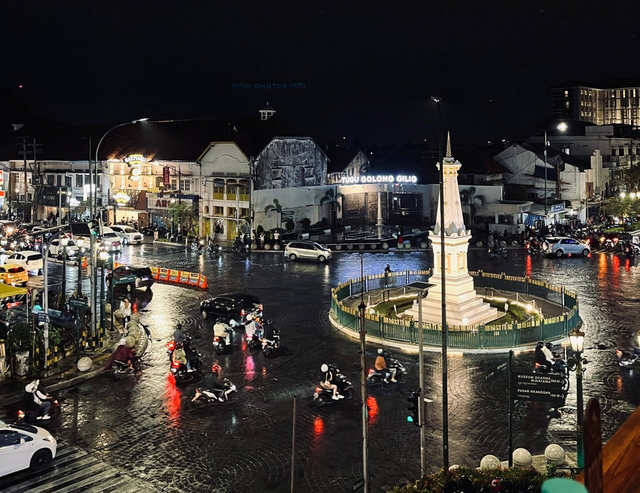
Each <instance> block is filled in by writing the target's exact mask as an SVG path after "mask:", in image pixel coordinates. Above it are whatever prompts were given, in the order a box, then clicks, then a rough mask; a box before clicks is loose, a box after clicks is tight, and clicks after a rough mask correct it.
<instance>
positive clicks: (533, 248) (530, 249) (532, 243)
mask: <svg viewBox="0 0 640 493" xmlns="http://www.w3.org/2000/svg"><path fill="white" fill-rule="evenodd" d="M524 247H525V249H526V250H527V253H529V255H534V254H536V253H542V245H541V244H540V242H539V241H538V240H536V239H534V238H532V239H530V240H529V241H526V242H525V243H524ZM505 256H506V255H505Z"/></svg>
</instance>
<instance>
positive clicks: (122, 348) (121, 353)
mask: <svg viewBox="0 0 640 493" xmlns="http://www.w3.org/2000/svg"><path fill="white" fill-rule="evenodd" d="M126 342H127V340H126V339H125V338H124V337H123V338H122V339H120V341H119V342H118V347H117V348H116V350H115V351H114V352H113V353H112V354H111V357H110V358H109V362H108V363H107V369H109V370H110V369H111V368H112V367H113V363H114V362H115V361H122V362H123V363H127V364H128V365H129V369H131V370H133V358H135V357H136V353H135V351H134V350H133V349H132V348H128V347H127V346H126Z"/></svg>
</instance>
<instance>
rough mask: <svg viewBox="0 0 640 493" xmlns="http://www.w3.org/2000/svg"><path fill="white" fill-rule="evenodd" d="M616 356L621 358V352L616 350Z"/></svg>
mask: <svg viewBox="0 0 640 493" xmlns="http://www.w3.org/2000/svg"><path fill="white" fill-rule="evenodd" d="M616 355H617V356H618V358H619V357H620V356H622V351H620V350H619V349H616Z"/></svg>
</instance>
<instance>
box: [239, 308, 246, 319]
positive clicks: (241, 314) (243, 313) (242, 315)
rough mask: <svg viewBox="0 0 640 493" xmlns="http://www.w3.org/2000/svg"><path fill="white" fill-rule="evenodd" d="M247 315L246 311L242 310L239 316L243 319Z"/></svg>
mask: <svg viewBox="0 0 640 493" xmlns="http://www.w3.org/2000/svg"><path fill="white" fill-rule="evenodd" d="M246 314H247V312H246V310H244V309H242V310H240V316H241V317H244V316H245V315H246Z"/></svg>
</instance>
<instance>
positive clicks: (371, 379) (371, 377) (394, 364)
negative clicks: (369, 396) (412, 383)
mask: <svg viewBox="0 0 640 493" xmlns="http://www.w3.org/2000/svg"><path fill="white" fill-rule="evenodd" d="M383 356H384V359H385V360H386V361H387V370H391V369H392V368H395V370H396V376H395V378H396V380H398V381H400V378H401V377H402V376H403V375H406V374H407V370H406V368H405V367H404V366H403V365H402V363H400V362H399V361H398V360H397V359H395V358H394V357H393V355H392V354H391V353H390V352H389V351H385V352H384V353H383ZM386 378H387V371H386V370H382V371H380V370H376V369H375V368H371V369H370V370H369V374H368V375H367V385H370V386H377V385H395V383H391V382H389V383H388V384H387V382H385V379H386Z"/></svg>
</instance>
